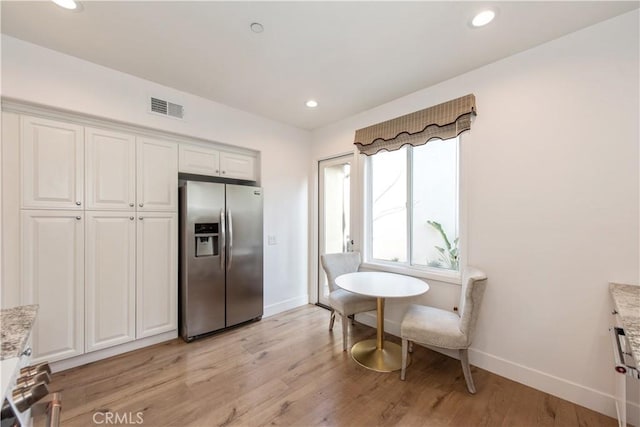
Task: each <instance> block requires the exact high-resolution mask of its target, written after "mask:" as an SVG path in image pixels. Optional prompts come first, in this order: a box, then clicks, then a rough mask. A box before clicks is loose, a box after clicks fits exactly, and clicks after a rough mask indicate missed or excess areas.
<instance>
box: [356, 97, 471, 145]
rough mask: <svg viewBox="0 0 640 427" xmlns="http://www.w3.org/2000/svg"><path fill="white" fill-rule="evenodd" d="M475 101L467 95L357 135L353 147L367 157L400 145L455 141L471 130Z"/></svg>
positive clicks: (384, 123) (359, 132) (371, 127)
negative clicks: (457, 137) (435, 140)
mask: <svg viewBox="0 0 640 427" xmlns="http://www.w3.org/2000/svg"><path fill="white" fill-rule="evenodd" d="M475 115H476V97H475V96H474V95H473V94H469V95H466V96H463V97H460V98H456V99H452V100H451V101H447V102H443V103H442V104H438V105H435V106H433V107H429V108H425V109H424V110H420V111H416V112H414V113H411V114H407V115H404V116H400V117H396V118H395V119H391V120H387V121H386V122H382V123H378V124H375V125H373V126H369V127H366V128H363V129H358V130H357V131H356V138H355V142H354V144H355V145H356V146H357V147H358V150H360V153H362V154H366V155H367V156H370V155H372V154H375V153H377V152H378V151H380V150H387V151H395V150H398V149H400V148H401V147H402V146H403V145H406V144H409V145H413V146H418V145H424V144H426V143H427V142H429V141H430V140H432V139H434V138H438V139H449V138H455V137H456V136H458V135H460V134H461V133H462V132H464V131H465V130H469V129H471V118H472V116H475Z"/></svg>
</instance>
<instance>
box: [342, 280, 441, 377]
mask: <svg viewBox="0 0 640 427" xmlns="http://www.w3.org/2000/svg"><path fill="white" fill-rule="evenodd" d="M336 285H338V286H340V287H341V288H342V289H344V290H345V291H349V292H353V293H354V294H359V295H366V296H370V297H376V298H377V302H378V304H377V305H378V306H377V309H378V320H377V329H378V330H377V334H376V339H375V340H364V341H360V342H357V343H355V344H354V345H353V347H351V356H352V357H353V359H354V360H355V361H356V362H358V363H359V364H360V365H362V366H364V367H365V368H369V369H373V370H374V371H378V372H392V371H397V370H398V369H400V368H401V367H402V347H400V346H399V345H398V344H396V343H393V342H390V341H385V340H384V301H385V298H405V297H413V296H416V295H421V294H424V293H425V292H427V291H428V290H429V285H428V284H427V283H426V282H424V281H422V280H420V279H416V278H415V277H409V276H403V275H401V274H393V273H383V272H378V271H359V272H357V273H348V274H343V275H342V276H338V277H336Z"/></svg>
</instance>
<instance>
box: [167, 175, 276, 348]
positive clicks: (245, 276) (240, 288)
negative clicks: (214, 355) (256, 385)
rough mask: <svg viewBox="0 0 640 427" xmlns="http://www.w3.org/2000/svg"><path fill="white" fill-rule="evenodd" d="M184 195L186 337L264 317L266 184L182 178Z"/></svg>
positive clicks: (182, 282)
mask: <svg viewBox="0 0 640 427" xmlns="http://www.w3.org/2000/svg"><path fill="white" fill-rule="evenodd" d="M179 196H180V323H181V324H180V334H181V335H182V338H183V339H184V340H185V341H191V340H193V339H194V338H197V337H198V336H199V335H204V334H208V333H210V332H214V331H218V330H221V329H224V328H228V327H231V326H235V325H238V324H241V323H244V322H247V321H250V320H257V319H260V318H261V317H262V313H263V286H262V245H263V239H262V189H261V188H258V187H250V186H245V185H231V184H220V183H212V182H200V181H188V180H181V181H180V192H179Z"/></svg>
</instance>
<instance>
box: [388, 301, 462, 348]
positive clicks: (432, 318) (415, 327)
mask: <svg viewBox="0 0 640 427" xmlns="http://www.w3.org/2000/svg"><path fill="white" fill-rule="evenodd" d="M400 336H401V337H402V338H403V339H408V340H410V341H414V342H417V343H420V344H427V345H432V346H435V347H443V348H451V349H461V348H467V347H469V344H470V343H469V340H468V339H467V337H466V336H465V335H464V334H463V333H462V331H460V316H458V315H457V314H456V313H454V312H451V311H447V310H441V309H439V308H435V307H427V306H423V305H416V304H411V305H410V306H409V309H408V310H407V313H406V314H405V315H404V318H403V319H402V324H401V325H400Z"/></svg>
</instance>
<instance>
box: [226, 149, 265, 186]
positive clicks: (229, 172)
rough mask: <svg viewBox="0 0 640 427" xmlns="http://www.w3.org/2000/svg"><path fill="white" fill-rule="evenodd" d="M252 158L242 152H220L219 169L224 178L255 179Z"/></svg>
mask: <svg viewBox="0 0 640 427" xmlns="http://www.w3.org/2000/svg"><path fill="white" fill-rule="evenodd" d="M254 164H255V162H254V158H253V157H251V156H245V155H243V154H235V153H226V152H224V151H222V152H220V171H221V173H222V175H221V176H222V177H224V178H235V179H246V180H248V181H255V179H256V174H255V166H254Z"/></svg>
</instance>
